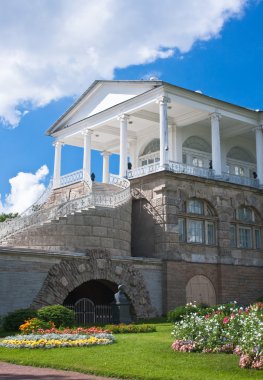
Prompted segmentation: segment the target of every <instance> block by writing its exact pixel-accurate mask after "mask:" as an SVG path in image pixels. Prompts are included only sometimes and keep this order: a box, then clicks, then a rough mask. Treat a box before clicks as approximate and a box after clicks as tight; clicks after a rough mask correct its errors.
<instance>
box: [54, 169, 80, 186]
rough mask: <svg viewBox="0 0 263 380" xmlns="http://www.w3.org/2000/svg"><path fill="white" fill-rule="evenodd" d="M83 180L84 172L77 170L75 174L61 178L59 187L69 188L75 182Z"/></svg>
mask: <svg viewBox="0 0 263 380" xmlns="http://www.w3.org/2000/svg"><path fill="white" fill-rule="evenodd" d="M83 179H84V178H83V170H82V169H80V170H76V171H75V172H72V173H68V174H65V175H63V176H61V177H60V181H59V185H60V187H62V186H67V185H70V184H72V183H75V182H79V181H82V180H83Z"/></svg>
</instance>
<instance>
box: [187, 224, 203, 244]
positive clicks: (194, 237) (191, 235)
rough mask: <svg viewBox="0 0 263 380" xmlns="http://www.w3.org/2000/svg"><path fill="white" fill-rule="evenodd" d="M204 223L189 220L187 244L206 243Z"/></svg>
mask: <svg viewBox="0 0 263 380" xmlns="http://www.w3.org/2000/svg"><path fill="white" fill-rule="evenodd" d="M203 235H204V230H203V222H202V221H201V220H188V222H187V242H188V243H203V241H204V236H203Z"/></svg>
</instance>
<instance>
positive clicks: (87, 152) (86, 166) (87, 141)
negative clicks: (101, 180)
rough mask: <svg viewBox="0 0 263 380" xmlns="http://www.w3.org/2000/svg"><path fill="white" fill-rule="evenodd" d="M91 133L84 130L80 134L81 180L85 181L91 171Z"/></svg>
mask: <svg viewBox="0 0 263 380" xmlns="http://www.w3.org/2000/svg"><path fill="white" fill-rule="evenodd" d="M92 133H93V131H92V130H89V129H86V130H85V131H83V132H82V134H83V138H84V144H83V178H84V179H86V178H88V176H90V169H91V164H90V161H91V135H92Z"/></svg>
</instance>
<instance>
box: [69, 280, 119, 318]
mask: <svg viewBox="0 0 263 380" xmlns="http://www.w3.org/2000/svg"><path fill="white" fill-rule="evenodd" d="M117 290H118V285H117V284H115V283H113V282H111V281H107V280H90V281H86V282H84V283H83V284H81V285H80V286H78V287H77V288H75V289H74V290H72V291H71V292H70V293H69V294H68V296H67V297H66V299H65V301H64V302H63V305H64V306H67V307H68V308H70V309H72V310H73V311H74V313H75V320H76V323H77V324H78V325H87V324H92V323H94V324H97V323H112V322H113V307H114V306H113V305H112V303H113V301H114V294H115V293H116V292H117Z"/></svg>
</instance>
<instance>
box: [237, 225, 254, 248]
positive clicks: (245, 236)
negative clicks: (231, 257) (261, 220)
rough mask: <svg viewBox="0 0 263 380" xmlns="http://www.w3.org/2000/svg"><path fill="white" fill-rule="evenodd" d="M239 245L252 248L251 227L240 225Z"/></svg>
mask: <svg viewBox="0 0 263 380" xmlns="http://www.w3.org/2000/svg"><path fill="white" fill-rule="evenodd" d="M239 247H240V248H252V240H251V228H247V227H239Z"/></svg>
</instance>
